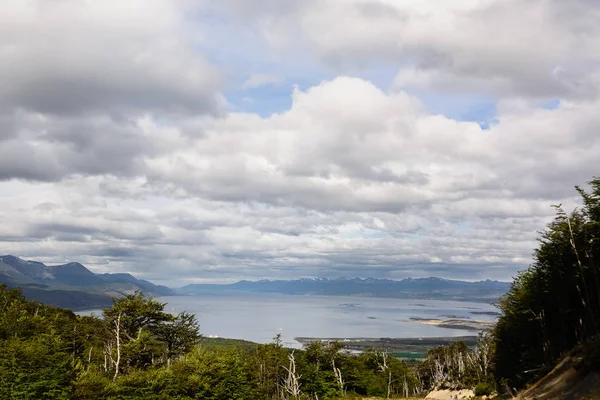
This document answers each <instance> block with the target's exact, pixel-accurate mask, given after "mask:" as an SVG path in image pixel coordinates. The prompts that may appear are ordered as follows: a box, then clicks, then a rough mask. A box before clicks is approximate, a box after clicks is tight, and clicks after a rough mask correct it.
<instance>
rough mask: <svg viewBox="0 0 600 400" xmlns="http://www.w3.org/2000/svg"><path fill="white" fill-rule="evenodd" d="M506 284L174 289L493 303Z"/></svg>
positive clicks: (292, 283)
mask: <svg viewBox="0 0 600 400" xmlns="http://www.w3.org/2000/svg"><path fill="white" fill-rule="evenodd" d="M509 287H510V283H508V282H500V281H491V280H485V281H478V282H466V281H457V280H450V279H442V278H435V277H430V278H417V279H414V278H407V279H403V280H398V281H396V280H390V279H376V278H366V279H361V278H335V279H330V278H316V279H297V280H261V281H255V282H253V281H240V282H237V283H232V284H228V285H212V284H192V285H187V286H184V287H182V288H179V289H177V290H176V292H177V293H178V294H182V295H202V294H207V293H218V292H221V293H226V292H229V293H232V292H245V293H284V294H312V295H324V296H372V297H391V298H412V299H434V300H458V301H481V302H495V301H497V300H498V298H499V297H500V296H502V295H503V294H505V293H506V292H507V291H508V289H509Z"/></svg>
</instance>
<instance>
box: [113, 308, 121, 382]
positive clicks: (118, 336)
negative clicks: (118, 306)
mask: <svg viewBox="0 0 600 400" xmlns="http://www.w3.org/2000/svg"><path fill="white" fill-rule="evenodd" d="M115 338H116V340H117V361H116V362H115V375H114V376H113V382H114V381H116V380H117V376H118V375H119V365H120V364H121V313H119V316H118V317H117V320H116V321H115Z"/></svg>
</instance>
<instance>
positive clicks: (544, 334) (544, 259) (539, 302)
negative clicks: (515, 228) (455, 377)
mask: <svg viewBox="0 0 600 400" xmlns="http://www.w3.org/2000/svg"><path fill="white" fill-rule="evenodd" d="M589 184H590V187H591V191H590V192H589V193H588V192H586V191H584V190H583V189H581V188H579V187H577V188H576V189H577V191H578V193H579V195H580V196H581V198H582V200H583V207H582V208H581V209H576V210H574V211H573V212H572V213H570V214H567V213H566V212H565V211H564V210H563V209H562V207H561V206H557V207H556V209H557V216H556V219H555V220H554V221H553V222H551V223H550V224H549V225H548V227H547V229H546V230H545V231H543V232H541V237H540V238H539V243H540V244H539V247H538V248H537V249H536V250H535V252H534V262H533V264H532V265H531V266H530V267H529V268H528V269H527V270H526V271H523V272H522V273H520V274H519V275H518V277H517V278H516V279H515V281H514V282H513V284H512V286H511V289H510V291H509V292H508V293H507V294H506V296H504V297H503V298H502V300H501V301H500V304H499V306H500V308H501V310H502V316H501V317H500V318H499V321H498V324H497V326H496V329H495V336H496V375H497V378H498V380H499V381H503V382H506V383H507V384H508V385H509V386H510V387H514V388H519V387H522V386H523V385H524V384H525V383H526V382H528V381H530V380H532V379H535V378H536V377H538V376H539V375H541V374H543V373H544V372H546V371H548V370H549V369H551V368H552V366H553V365H554V364H555V363H556V361H557V360H558V358H560V357H561V356H562V355H563V354H565V353H566V352H568V351H569V350H570V349H572V348H573V347H574V346H576V345H578V344H580V343H585V342H586V341H589V340H591V339H592V338H593V337H594V336H596V335H598V333H599V332H600V265H599V260H600V179H594V180H592V181H591V182H589Z"/></svg>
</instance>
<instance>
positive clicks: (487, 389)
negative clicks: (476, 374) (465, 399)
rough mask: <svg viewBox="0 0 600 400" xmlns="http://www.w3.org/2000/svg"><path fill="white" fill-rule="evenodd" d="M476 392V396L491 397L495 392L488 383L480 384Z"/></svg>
mask: <svg viewBox="0 0 600 400" xmlns="http://www.w3.org/2000/svg"><path fill="white" fill-rule="evenodd" d="M474 392H475V396H489V395H490V394H492V393H493V392H494V387H493V386H492V385H490V384H489V383H487V382H479V383H478V384H477V386H475V390H474Z"/></svg>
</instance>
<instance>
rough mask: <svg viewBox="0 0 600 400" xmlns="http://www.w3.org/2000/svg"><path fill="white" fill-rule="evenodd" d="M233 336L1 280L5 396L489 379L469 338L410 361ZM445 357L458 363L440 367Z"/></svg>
mask: <svg viewBox="0 0 600 400" xmlns="http://www.w3.org/2000/svg"><path fill="white" fill-rule="evenodd" d="M223 343H225V344H223ZM227 343H228V342H227V341H225V342H223V341H218V342H216V343H214V342H211V341H208V342H207V339H203V338H201V336H200V335H199V327H198V325H197V322H196V320H195V317H194V316H192V315H189V314H186V313H181V314H178V315H175V316H173V315H170V314H167V313H165V312H164V304H162V303H159V302H157V301H156V300H153V299H151V298H146V297H144V296H143V295H141V294H135V295H129V296H126V297H124V298H120V299H118V300H115V302H114V304H113V306H112V307H110V308H107V309H105V310H104V313H103V316H102V318H96V317H82V316H77V315H75V314H73V313H72V312H71V311H68V310H63V309H59V308H53V307H49V306H45V305H43V304H41V303H37V302H29V301H26V300H25V299H24V298H23V296H21V295H20V293H19V290H18V289H8V288H6V287H5V286H0V398H2V399H71V398H73V399H220V400H229V399H257V400H258V399H317V398H318V399H334V398H338V397H342V396H345V395H351V394H358V395H365V396H381V397H404V396H407V395H414V394H418V393H422V392H423V391H425V390H427V389H430V388H431V387H433V386H434V385H436V384H438V383H439V382H441V380H443V379H444V378H445V377H447V376H451V377H454V376H457V377H462V376H464V375H465V374H466V375H469V376H471V377H472V378H471V380H470V382H471V383H473V384H475V383H477V382H479V381H481V380H487V381H490V372H491V365H489V356H487V355H485V356H483V354H484V353H481V351H480V350H481V349H480V350H478V351H472V350H469V349H468V348H467V347H466V346H464V345H462V347H460V346H459V347H447V348H442V349H441V350H437V351H436V352H432V353H431V354H430V358H429V359H428V361H427V362H425V363H422V364H415V363H412V364H410V363H409V364H407V363H405V362H403V361H401V360H399V359H397V358H395V357H393V356H392V355H391V354H387V353H384V352H381V351H367V352H364V353H362V354H359V355H351V354H347V353H345V352H344V351H343V346H342V345H341V344H340V343H336V342H330V343H321V342H316V343H313V344H311V345H309V346H307V347H306V348H305V349H304V350H302V351H299V350H296V351H294V350H290V349H286V348H284V347H283V346H282V344H281V342H280V341H279V339H278V338H277V337H276V338H274V341H273V343H271V344H267V345H259V344H254V343H249V342H243V343H239V342H234V343H233V345H228V344H227ZM484 348H485V347H482V349H484ZM444 349H447V350H444ZM448 357H450V358H451V359H452V360H454V361H458V364H456V363H454V364H451V365H448V366H441V364H440V361H441V360H444V359H446V358H448Z"/></svg>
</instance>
